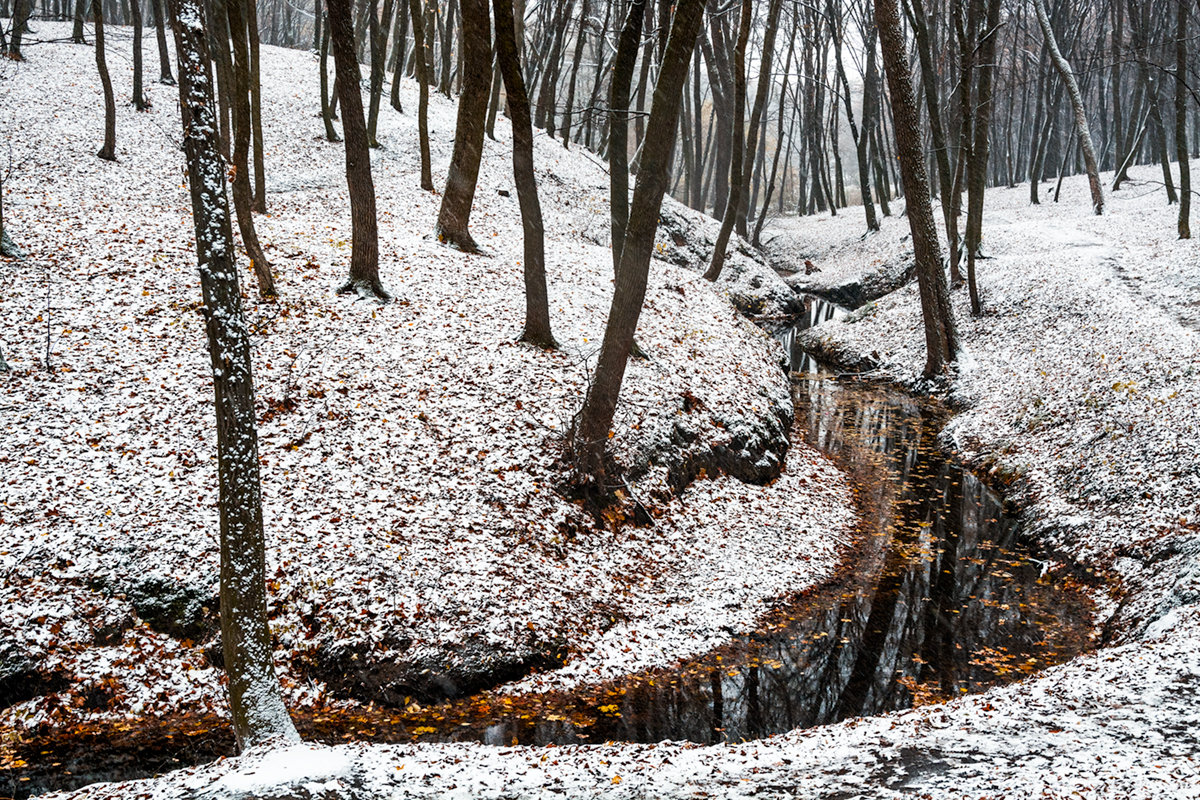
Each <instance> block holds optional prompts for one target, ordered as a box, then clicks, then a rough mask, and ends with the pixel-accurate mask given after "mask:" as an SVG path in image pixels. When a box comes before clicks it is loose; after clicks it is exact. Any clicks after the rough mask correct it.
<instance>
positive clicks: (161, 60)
mask: <svg viewBox="0 0 1200 800" xmlns="http://www.w3.org/2000/svg"><path fill="white" fill-rule="evenodd" d="M79 3H80V5H82V4H83V0H79ZM150 8H151V9H152V10H153V12H154V28H155V35H156V36H157V37H158V82H159V83H165V84H166V85H167V86H174V85H175V76H174V75H172V74H171V54H170V52H168V50H167V24H166V19H165V17H166V14H164V13H163V0H151V1H150Z"/></svg>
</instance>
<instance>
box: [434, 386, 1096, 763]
mask: <svg viewBox="0 0 1200 800" xmlns="http://www.w3.org/2000/svg"><path fill="white" fill-rule="evenodd" d="M796 393H797V424H798V425H800V426H802V427H803V428H804V429H805V431H806V435H807V436H808V438H809V441H810V443H812V444H814V445H816V446H818V447H819V448H820V449H822V450H824V451H825V452H827V453H829V454H830V455H831V456H833V457H834V458H835V460H837V461H838V463H839V464H840V465H841V466H843V467H844V468H845V469H846V470H847V471H848V472H850V473H851V475H852V476H854V478H855V479H856V484H857V488H858V494H857V498H858V503H859V507H860V510H861V511H862V514H863V517H864V523H865V524H864V531H863V533H864V535H863V538H862V542H861V546H860V552H859V553H858V554H857V556H856V558H857V561H856V564H855V566H854V569H853V570H852V571H851V574H850V576H849V577H848V578H847V579H845V581H843V582H842V583H840V584H838V585H836V586H834V587H832V588H830V589H827V590H824V591H822V592H819V593H818V594H817V596H816V597H815V598H814V599H813V600H811V601H809V602H808V604H807V605H806V606H805V607H803V608H801V609H796V610H793V611H791V612H789V613H791V614H793V615H794V616H795V617H796V621H794V622H789V623H788V626H787V627H786V628H784V629H782V630H779V631H775V632H770V633H765V634H760V635H757V636H752V637H749V638H748V639H746V640H744V641H741V642H740V643H735V646H734V647H732V648H728V649H725V650H722V651H721V652H720V653H714V654H710V656H708V657H706V658H704V659H701V660H700V661H699V662H696V663H693V664H688V665H685V666H684V667H683V668H681V669H679V670H678V671H675V672H665V671H660V672H655V673H649V674H646V675H640V676H633V677H631V678H630V679H627V680H625V681H620V682H617V683H615V684H609V685H606V686H603V687H599V688H597V689H595V690H593V691H590V692H589V691H584V692H578V693H576V694H575V695H573V696H569V697H567V698H559V699H557V700H554V701H552V702H545V701H538V702H541V705H540V706H538V707H537V711H536V712H533V713H530V712H526V713H524V714H521V713H515V712H514V713H513V714H512V715H511V716H509V719H510V722H509V723H508V724H507V725H503V726H495V725H493V726H492V727H491V728H489V729H488V733H487V734H485V735H484V736H483V738H485V739H487V740H489V741H495V742H497V743H500V742H502V743H505V744H507V743H510V742H511V741H512V740H513V739H514V738H515V739H516V740H517V741H520V742H522V743H528V744H545V743H550V742H560V743H567V742H574V741H591V742H597V741H605V740H609V739H611V740H625V741H644V742H654V741H661V740H663V739H687V740H691V741H696V742H713V741H724V740H729V741H737V740H740V739H750V738H757V737H761V736H764V735H769V734H773V733H779V732H782V731H787V730H792V729H794V728H797V727H805V726H811V725H817V724H823V723H827V722H831V721H835V720H837V719H843V718H846V717H851V716H859V715H866V714H875V713H881V712H884V711H890V710H894V709H898V708H904V707H907V706H908V705H910V704H911V703H912V702H913V697H914V695H916V696H918V697H919V698H920V699H923V700H924V699H931V698H939V697H940V698H948V697H953V696H957V695H959V694H961V693H962V692H964V691H970V690H974V689H978V688H980V687H981V686H983V685H987V684H989V683H992V682H995V680H996V679H997V678H998V677H1004V676H1005V675H1006V674H1012V673H1014V672H1015V673H1016V674H1018V675H1019V674H1021V672H1022V671H1023V670H1028V669H1030V668H1031V666H1032V665H1037V666H1044V665H1045V663H1044V662H1045V661H1046V660H1050V659H1051V657H1052V656H1054V650H1055V647H1056V646H1057V645H1058V644H1062V643H1066V644H1068V645H1070V644H1072V643H1073V645H1074V648H1075V649H1073V650H1071V651H1070V652H1066V650H1064V651H1063V652H1062V653H1058V654H1057V658H1054V659H1053V660H1054V661H1059V660H1063V659H1064V658H1065V657H1066V656H1068V655H1070V654H1072V653H1074V652H1078V649H1079V645H1080V644H1081V642H1082V632H1083V631H1086V630H1087V625H1088V618H1087V615H1086V613H1084V611H1085V610H1086V609H1084V608H1082V607H1081V606H1080V604H1079V603H1078V601H1077V599H1076V600H1074V601H1067V602H1064V596H1065V595H1064V593H1063V592H1062V591H1061V590H1060V589H1058V588H1056V587H1054V586H1052V585H1050V584H1048V583H1043V582H1040V581H1039V570H1038V568H1037V567H1036V565H1035V564H1033V563H1031V562H1030V561H1028V560H1027V559H1025V558H1023V557H1019V556H1014V555H1011V554H1010V553H1011V551H1012V548H1013V547H1014V542H1015V538H1016V526H1015V523H1014V522H1013V521H1011V520H1009V519H1008V518H1006V517H1005V516H1004V513H1003V508H1002V504H1001V501H1000V499H999V498H998V497H997V496H996V495H995V494H994V493H992V492H991V491H990V490H988V489H987V488H986V487H985V486H983V484H982V483H980V481H979V480H978V479H976V478H975V477H974V476H973V475H971V474H969V473H964V472H963V471H962V470H961V469H959V468H958V467H957V465H955V464H954V463H953V462H952V461H951V460H949V459H948V458H947V457H946V455H945V454H944V453H943V452H942V451H941V450H940V449H939V448H938V446H937V435H938V433H939V431H940V429H941V422H942V420H941V419H940V418H939V417H938V416H937V415H936V414H933V413H930V412H928V411H927V410H925V409H923V408H922V407H921V406H920V405H918V404H917V403H915V402H913V401H912V400H911V399H910V398H907V397H905V396H903V395H899V394H895V393H888V392H884V391H881V390H872V389H863V388H860V387H855V386H853V385H851V386H848V387H847V386H839V385H838V384H837V383H836V382H834V381H830V380H807V381H801V382H798V384H797V392H796ZM1072 597H1073V596H1072ZM1043 629H1048V630H1051V631H1053V632H1056V633H1061V632H1062V631H1067V632H1073V633H1074V634H1075V638H1074V639H1073V638H1072V637H1071V636H1060V637H1058V638H1061V639H1063V642H1053V643H1047V642H1046V641H1044V640H1045V636H1044V632H1043ZM1067 649H1070V648H1067ZM1027 659H1031V660H1029V661H1027ZM517 707H518V708H519V707H520V704H519V703H518V706H517ZM548 709H549V710H548ZM454 725H455V726H456V728H457V734H452V735H453V736H454V737H455V738H479V737H480V734H482V733H483V730H482V729H481V726H470V727H468V728H467V729H464V727H463V726H461V725H460V724H459V723H454ZM448 728H450V725H449V724H448V725H446V726H445V727H443V729H442V730H443V731H444V732H443V733H442V734H441V735H440V736H439V737H438V738H446V734H448V733H449V730H448Z"/></svg>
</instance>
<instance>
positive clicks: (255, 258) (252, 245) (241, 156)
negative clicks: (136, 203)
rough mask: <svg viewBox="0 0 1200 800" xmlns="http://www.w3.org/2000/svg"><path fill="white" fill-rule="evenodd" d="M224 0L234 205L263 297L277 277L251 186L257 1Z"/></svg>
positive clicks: (269, 293) (268, 294)
mask: <svg viewBox="0 0 1200 800" xmlns="http://www.w3.org/2000/svg"><path fill="white" fill-rule="evenodd" d="M134 2H137V0H134ZM223 2H224V5H225V13H226V16H227V18H228V20H229V33H230V35H231V40H232V42H233V70H232V72H233V87H232V88H233V92H232V101H233V102H232V104H233V205H234V208H235V209H236V210H237V220H238V230H239V231H240V232H241V234H242V246H244V247H245V248H246V255H247V256H249V257H250V266H251V268H253V270H254V277H255V278H256V279H257V280H258V293H259V294H261V295H262V296H263V297H274V296H275V295H276V294H277V293H276V291H275V279H274V277H273V276H272V275H271V264H270V262H268V261H267V255H266V253H264V252H263V249H262V245H261V244H260V243H259V241H258V231H257V230H255V227H254V209H253V207H254V197H253V190H252V189H251V187H250V135H251V134H250V127H251V125H250V63H249V61H250V52H249V47H248V44H247V41H246V17H245V10H244V6H243V3H252V2H254V0H223Z"/></svg>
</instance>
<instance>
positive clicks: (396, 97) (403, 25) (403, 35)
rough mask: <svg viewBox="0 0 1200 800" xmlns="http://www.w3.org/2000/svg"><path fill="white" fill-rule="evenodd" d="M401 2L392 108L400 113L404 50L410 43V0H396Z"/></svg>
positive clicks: (397, 29) (402, 109)
mask: <svg viewBox="0 0 1200 800" xmlns="http://www.w3.org/2000/svg"><path fill="white" fill-rule="evenodd" d="M396 2H397V3H398V4H399V5H398V8H397V9H396V33H395V35H394V36H393V37H392V38H393V39H395V44H394V45H393V46H392V47H393V50H394V51H395V54H396V55H395V58H393V59H392V96H391V103H392V108H394V109H396V111H398V112H399V113H401V114H403V113H404V107H403V106H402V105H401V104H400V78H401V75H402V74H403V72H404V50H405V48H406V46H407V44H408V0H396Z"/></svg>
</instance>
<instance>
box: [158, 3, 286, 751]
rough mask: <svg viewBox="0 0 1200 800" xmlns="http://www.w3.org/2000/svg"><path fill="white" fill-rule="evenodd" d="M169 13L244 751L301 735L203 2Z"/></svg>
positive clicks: (224, 626) (224, 596) (224, 606)
mask: <svg viewBox="0 0 1200 800" xmlns="http://www.w3.org/2000/svg"><path fill="white" fill-rule="evenodd" d="M171 12H172V13H171V16H172V27H173V28H174V31H175V50H176V53H178V58H179V100H180V109H181V116H182V119H183V132H184V150H185V153H186V155H187V165H188V183H189V184H190V187H191V197H192V216H193V221H194V223H195V233H196V260H197V264H198V266H199V271H200V286H201V289H202V290H203V293H204V306H205V309H206V311H207V313H206V320H207V322H206V329H207V333H208V345H209V353H210V357H211V363H212V374H213V389H214V396H215V403H214V406H215V410H216V420H217V475H218V483H219V487H220V494H219V503H218V512H219V516H220V526H221V646H222V648H223V650H224V655H225V670H226V673H227V674H228V676H229V706H230V712H231V716H232V718H233V730H234V734H235V735H236V737H237V742H238V746H239V748H241V749H243V750H244V749H245V748H247V747H250V746H253V745H257V744H262V743H266V742H272V741H296V740H298V739H299V736H297V734H296V729H295V727H294V726H293V725H292V720H291V718H290V717H289V716H288V712H287V708H286V707H285V706H284V704H283V697H282V694H281V692H280V688H279V680H278V679H277V678H276V675H275V664H274V659H273V657H272V652H271V631H270V628H269V627H268V624H267V603H266V576H265V565H264V561H265V541H264V532H263V516H262V496H261V486H260V478H259V461H258V433H257V430H256V425H255V411H254V381H253V375H252V370H251V364H250V332H249V330H248V329H247V327H246V321H245V318H244V316H243V314H242V299H241V293H240V291H239V290H238V276H237V265H236V263H235V261H234V252H233V232H232V229H231V227H230V219H229V204H228V201H227V199H226V195H225V164H224V160H223V158H222V156H221V147H220V143H219V142H218V140H217V124H216V116H215V112H214V108H213V91H212V85H211V83H210V82H209V77H208V75H209V61H208V58H209V57H208V49H207V43H206V37H205V33H204V23H203V21H202V20H203V15H202V13H201V10H200V7H199V4H198V2H197V0H172V3H171Z"/></svg>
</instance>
